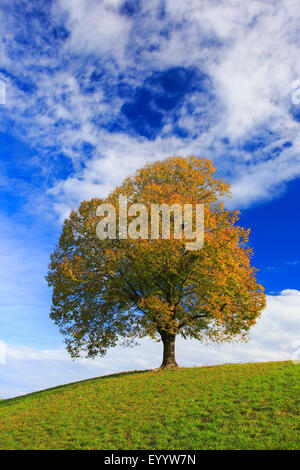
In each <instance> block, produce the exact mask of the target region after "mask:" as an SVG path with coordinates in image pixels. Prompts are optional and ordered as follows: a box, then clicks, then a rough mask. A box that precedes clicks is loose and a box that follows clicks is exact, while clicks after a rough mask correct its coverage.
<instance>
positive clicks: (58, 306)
mask: <svg viewBox="0 0 300 470" xmlns="http://www.w3.org/2000/svg"><path fill="white" fill-rule="evenodd" d="M214 172H215V169H214V168H213V166H212V163H211V161H209V160H207V159H200V158H196V157H193V156H192V157H189V158H187V159H186V158H181V157H171V158H169V159H166V160H164V161H158V162H155V163H153V164H149V165H146V166H145V167H144V168H142V169H141V170H139V171H137V172H136V174H135V175H134V176H132V177H129V178H127V179H126V180H125V181H124V183H123V184H122V186H120V187H118V188H116V189H115V190H114V191H112V192H111V193H110V194H109V196H108V197H107V198H106V199H92V200H90V201H84V202H82V203H81V205H80V207H79V209H78V211H74V210H73V211H72V212H71V214H70V217H69V218H68V219H66V220H65V222H64V225H63V230H62V234H61V237H60V240H59V244H58V247H57V248H56V250H55V251H54V253H53V254H52V256H51V263H50V266H49V273H48V276H47V280H48V283H49V286H53V304H52V309H51V314H50V316H51V318H52V319H53V320H54V321H55V323H56V324H57V325H59V327H60V330H61V332H62V333H63V334H64V335H65V340H66V344H67V349H68V351H69V352H70V354H71V356H72V357H74V358H75V357H80V355H81V354H82V353H84V354H85V355H87V356H88V357H94V356H96V355H98V354H100V355H104V354H105V353H106V351H107V350H108V348H110V347H113V346H115V345H117V344H123V345H125V346H126V345H133V344H136V343H135V342H136V340H137V339H139V338H143V337H146V336H147V337H151V338H153V339H154V340H161V341H162V342H163V361H162V365H161V367H162V368H164V367H175V366H177V364H176V361H175V338H176V335H178V334H179V335H181V336H182V337H183V338H195V339H198V340H200V341H216V342H224V341H233V340H237V341H239V340H246V339H247V334H248V332H249V329H250V327H251V326H252V325H254V323H255V322H256V319H257V318H258V317H259V315H260V313H261V311H262V310H263V308H264V307H265V295H264V292H263V288H262V286H260V285H259V284H258V283H257V281H256V269H255V268H254V267H252V266H251V265H250V259H251V256H252V251H251V249H250V248H249V247H248V236H249V230H245V229H244V228H242V227H239V226H237V225H235V223H236V221H237V220H238V212H237V211H229V210H226V209H225V208H224V204H223V202H222V199H223V198H224V197H226V196H230V191H229V188H230V186H229V185H228V184H226V183H225V182H224V181H223V180H222V179H217V178H215V177H214ZM120 195H123V196H127V198H128V204H133V203H142V204H144V205H145V207H146V208H150V205H151V204H162V203H167V204H169V205H172V204H179V205H180V207H183V205H184V204H193V207H194V206H195V204H204V218H205V219H204V220H205V224H204V226H205V228H204V244H203V247H202V248H201V249H200V250H187V249H186V245H185V243H186V241H187V240H186V238H185V236H184V235H183V237H182V239H176V238H175V236H174V227H175V224H174V223H173V225H172V224H171V232H170V239H169V240H168V239H163V238H162V236H161V231H160V232H159V236H158V238H157V239H151V238H149V239H132V238H127V239H119V236H120V232H118V229H117V235H118V236H117V238H116V239H106V240H99V238H98V236H97V233H96V230H97V224H98V223H99V220H100V219H101V218H100V217H99V216H97V214H96V210H97V207H98V206H99V205H100V204H103V203H110V204H113V206H114V207H116V208H117V207H118V198H119V196H120ZM102 215H103V214H102ZM116 217H117V227H118V226H119V222H120V217H121V214H120V211H119V210H117V211H116ZM101 220H103V219H101ZM132 220H134V216H133V215H131V217H129V220H128V224H129V223H130V222H131V221H132ZM172 220H173V222H174V218H173V219H172ZM150 223H151V220H150V221H149V224H150ZM193 223H194V224H195V221H194V222H193ZM137 225H138V224H137ZM138 229H141V227H137V230H138ZM161 229H162V221H161V224H160V230H161Z"/></svg>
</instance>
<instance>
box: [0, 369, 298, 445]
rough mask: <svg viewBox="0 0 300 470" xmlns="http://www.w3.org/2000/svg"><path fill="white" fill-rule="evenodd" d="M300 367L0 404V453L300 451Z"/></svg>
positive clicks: (169, 375) (174, 374) (71, 387)
mask: <svg viewBox="0 0 300 470" xmlns="http://www.w3.org/2000/svg"><path fill="white" fill-rule="evenodd" d="M299 377H300V365H295V364H293V363H292V362H290V361H287V362H268V363H248V364H224V365H220V366H211V367H194V368H178V369H174V370H162V371H136V372H128V373H123V374H116V375H112V376H105V377H99V378H95V379H91V380H85V381H81V382H76V383H72V384H68V385H62V386H59V387H56V388H52V389H48V390H44V391H41V392H36V393H32V394H29V395H24V396H20V397H16V398H12V399H7V400H3V401H1V403H0V449H105V450H117V449H121V450H125V449H131V450H135V449H151V450H159V449H170V450H175V449H181V450H195V449H200V450H201V449H299V447H300V438H299V430H300V422H299Z"/></svg>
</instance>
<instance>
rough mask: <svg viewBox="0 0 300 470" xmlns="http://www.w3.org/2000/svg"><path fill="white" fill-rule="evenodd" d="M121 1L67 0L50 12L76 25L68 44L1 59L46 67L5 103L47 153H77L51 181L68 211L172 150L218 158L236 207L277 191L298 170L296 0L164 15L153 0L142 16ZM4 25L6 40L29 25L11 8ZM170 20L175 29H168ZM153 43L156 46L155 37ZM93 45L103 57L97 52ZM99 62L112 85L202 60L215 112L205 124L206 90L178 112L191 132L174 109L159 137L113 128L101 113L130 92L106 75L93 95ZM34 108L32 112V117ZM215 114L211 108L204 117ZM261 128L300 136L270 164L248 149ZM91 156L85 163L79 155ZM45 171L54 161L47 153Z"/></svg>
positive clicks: (181, 9)
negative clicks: (116, 90)
mask: <svg viewBox="0 0 300 470" xmlns="http://www.w3.org/2000/svg"><path fill="white" fill-rule="evenodd" d="M121 4H122V2H121V1H119V0H110V1H109V0H105V1H100V0H99V1H95V0H94V1H92V0H89V1H84V0H72V1H71V0H59V1H57V2H56V3H55V4H54V6H53V9H52V17H51V18H50V19H51V21H53V22H54V23H55V22H58V23H61V22H65V25H66V26H67V28H68V29H69V31H70V35H69V37H68V38H67V40H66V41H65V42H64V44H63V45H62V46H61V48H60V50H59V54H57V55H55V54H54V55H50V56H49V57H47V56H41V57H40V56H39V55H38V54H36V53H35V54H32V56H30V55H28V54H24V56H22V57H20V60H19V61H15V60H12V59H11V58H10V57H9V55H8V50H6V53H5V49H4V48H2V51H1V57H2V58H3V63H4V64H5V66H6V67H7V68H8V69H9V68H10V69H11V70H12V71H13V73H14V74H15V75H16V76H18V75H20V76H22V75H24V70H26V71H27V74H28V75H29V76H31V75H30V70H31V68H32V67H35V66H40V67H41V68H40V69H39V73H38V74H35V73H32V79H33V80H34V82H35V83H36V84H37V90H36V92H35V93H34V94H33V95H28V94H26V93H24V92H23V91H22V90H19V89H18V88H17V87H16V86H15V85H13V83H9V84H8V96H7V100H8V105H7V107H6V110H7V113H8V115H9V114H10V115H11V116H12V117H13V118H14V119H15V120H16V131H17V130H18V129H19V135H22V138H26V139H27V140H28V141H29V142H30V144H31V145H32V146H36V148H38V149H39V150H40V153H41V161H43V153H47V152H48V150H49V148H51V146H52V147H53V146H55V147H57V148H58V149H59V152H63V153H65V154H66V155H67V156H69V157H70V158H71V159H72V161H73V164H74V167H75V175H74V176H73V177H72V178H69V179H68V180H67V181H66V182H64V181H57V182H56V183H54V187H52V188H50V189H51V190H50V194H51V195H52V201H53V205H54V208H55V209H56V210H57V211H58V212H59V214H60V216H65V215H66V214H67V213H68V211H69V210H70V208H71V207H74V206H76V205H77V204H78V202H79V201H80V200H82V199H83V198H84V197H90V196H96V195H103V194H106V193H107V191H108V190H110V189H111V188H112V187H113V186H114V185H115V184H119V183H120V182H121V180H122V179H123V178H124V177H125V176H127V175H128V173H130V172H132V171H133V170H134V169H136V168H137V167H141V166H142V165H143V164H144V163H145V162H146V161H150V160H153V159H161V158H164V157H166V156H169V155H178V154H179V155H190V154H196V155H199V156H208V157H210V158H212V159H213V160H214V162H215V163H216V165H217V168H218V170H219V173H220V174H222V172H223V173H224V174H225V175H226V176H227V177H228V178H229V179H230V180H231V181H232V182H233V200H232V201H233V202H232V205H233V206H235V207H237V206H239V205H240V206H244V207H245V206H248V205H250V204H251V203H253V202H255V201H258V200H264V199H268V198H270V197H272V196H273V194H274V193H276V190H277V186H278V185H282V184H285V183H286V182H287V181H290V180H292V179H294V178H296V177H299V175H300V165H299V157H298V155H299V151H300V141H299V138H298V134H299V123H297V122H295V121H294V120H293V119H292V116H291V115H290V113H289V108H290V104H291V94H292V91H293V90H292V88H291V85H292V82H293V81H294V80H295V79H296V78H299V77H300V66H299V61H298V51H299V39H298V30H299V14H298V13H297V12H298V8H297V2H296V1H295V0H287V1H286V2H284V3H282V2H279V1H278V2H261V1H251V2H244V3H241V2H239V1H236V0H231V1H229V2H219V1H211V0H210V1H208V0H207V1H203V2H201V4H199V2H198V1H197V0H193V1H191V2H188V3H184V2H182V1H179V0H176V1H175V0H172V1H171V0H169V1H168V2H166V15H165V16H164V17H163V16H161V17H159V8H160V2H153V3H152V4H151V7H150V6H149V4H148V3H147V2H144V3H143V11H142V15H140V16H137V17H136V18H134V17H131V18H129V17H128V16H126V15H123V14H121V13H120V6H121ZM146 13H147V14H146ZM2 25H3V34H5V35H6V44H13V41H14V39H13V38H14V33H15V28H17V27H19V28H21V30H22V28H26V25H18V26H16V24H11V23H10V22H9V21H5V19H4V18H2ZM162 31H167V33H166V34H161V32H162ZM150 45H153V46H154V47H153V48H149V46H150ZM91 56H93V57H94V60H95V62H92V61H91V62H89V61H90V58H91ZM70 57H74V60H70ZM76 57H77V59H76ZM78 58H80V60H78ZM95 63H100V64H101V67H104V66H105V67H106V68H107V70H109V74H110V80H111V83H107V86H108V88H109V86H110V85H111V87H113V86H114V85H115V84H116V83H117V82H118V80H119V77H120V76H122V77H123V79H124V80H126V81H127V82H129V83H131V84H132V85H133V86H134V87H137V86H140V85H141V84H142V83H143V81H144V80H145V78H146V77H147V76H148V75H149V74H150V73H152V72H153V71H155V70H156V71H157V70H165V69H167V68H168V67H171V66H179V65H180V66H190V65H192V66H194V67H197V68H199V69H200V70H202V71H204V72H206V73H208V74H209V75H210V77H211V79H212V87H213V91H214V94H215V101H214V102H213V103H211V105H210V106H211V108H212V109H211V110H210V111H211V113H212V115H213V120H212V122H210V124H209V126H208V128H207V129H206V130H203V127H201V126H200V124H199V119H200V120H201V115H202V114H203V109H202V108H201V106H202V104H201V96H200V95H201V94H197V93H195V94H194V95H192V96H190V97H189V98H187V99H186V102H185V104H184V105H183V106H182V109H181V111H180V116H179V124H180V125H182V126H186V128H187V129H188V130H189V131H190V132H191V134H193V138H186V139H181V138H179V137H175V136H170V135H169V129H170V122H169V121H168V117H166V126H165V128H163V129H162V131H161V135H160V136H158V137H157V138H156V139H155V140H154V141H151V142H149V141H147V139H140V138H136V137H133V136H129V135H126V134H123V135H122V134H110V133H109V132H107V131H105V130H104V129H101V128H99V125H98V124H99V123H101V122H102V123H104V122H107V121H110V120H113V119H114V118H115V116H116V115H117V114H118V112H119V109H120V107H121V105H122V103H123V101H124V99H121V98H120V97H118V96H117V95H116V94H115V95H114V94H112V96H111V97H110V99H109V100H107V99H106V98H107V97H106V94H105V93H106V92H105V90H104V89H102V88H101V86H100V85H99V86H98V88H97V89H96V90H94V91H93V92H91V93H89V94H87V93H85V92H84V91H83V90H82V88H81V87H80V85H79V79H80V80H83V81H85V80H87V81H88V77H89V75H90V74H91V73H92V72H93V71H94V69H95ZM62 64H64V67H63V68H62V67H61V65H62ZM44 67H46V68H44ZM81 67H83V68H84V71H82V70H81ZM48 68H50V69H51V73H50V72H49V69H48ZM188 100H190V101H191V102H193V106H194V114H193V113H191V112H190V111H189V108H188V107H187V106H186V105H187V102H188ZM41 103H43V106H42V107H41ZM28 110H31V112H32V116H30V118H29V117H28ZM199 116H200V118H199ZM206 118H207V117H206V115H205V113H204V114H203V116H202V119H203V120H204V121H206V120H207V119H206ZM95 119H96V120H97V121H98V124H97V125H96V124H95ZM60 120H65V121H64V123H63V124H62V125H60V126H57V123H58V122H60ZM18 126H21V127H18ZM261 128H263V129H269V131H270V132H271V133H273V135H274V136H275V137H277V138H278V139H281V141H282V142H283V141H284V140H285V139H289V140H291V141H292V142H293V144H294V145H293V147H292V148H291V149H285V150H284V152H283V154H282V156H281V157H280V158H278V157H276V156H274V157H273V158H270V160H269V162H268V163H265V162H264V158H265V157H264V156H263V154H262V152H261V154H260V153H259V152H257V153H256V155H255V161H252V162H251V158H252V155H250V154H249V152H246V151H244V150H242V149H241V148H240V143H241V142H242V141H243V139H246V138H248V137H249V135H255V133H259V132H260V129H261ZM195 135H196V136H197V137H196V138H194V136H195ZM222 137H227V138H229V139H230V147H229V150H228V149H226V148H224V146H222V145H221V143H220V139H221V138H222ZM84 140H85V141H88V142H90V143H91V144H92V145H94V147H95V151H94V154H93V158H92V160H89V161H88V159H87V158H86V156H85V155H84V154H83V153H82V151H81V150H80V143H81V142H82V141H84ZM82 161H83V162H84V163H85V166H86V169H85V170H82V167H81V166H80V164H79V162H82ZM249 163H251V164H250V167H249ZM54 165H55V162H54ZM50 166H51V165H49V168H50ZM279 169H280V171H279ZM44 171H45V172H47V171H48V164H47V162H46V164H45V169H44ZM53 199H54V200H53Z"/></svg>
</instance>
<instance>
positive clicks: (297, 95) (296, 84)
mask: <svg viewBox="0 0 300 470" xmlns="http://www.w3.org/2000/svg"><path fill="white" fill-rule="evenodd" d="M292 88H293V89H294V90H295V91H294V92H293V93H292V97H291V100H292V103H293V104H295V105H297V104H300V80H294V81H293V83H292Z"/></svg>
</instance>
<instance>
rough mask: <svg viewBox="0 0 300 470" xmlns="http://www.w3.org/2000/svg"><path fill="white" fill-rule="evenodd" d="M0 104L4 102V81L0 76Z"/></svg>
mask: <svg viewBox="0 0 300 470" xmlns="http://www.w3.org/2000/svg"><path fill="white" fill-rule="evenodd" d="M0 104H6V83H5V81H4V80H2V79H1V78H0Z"/></svg>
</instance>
